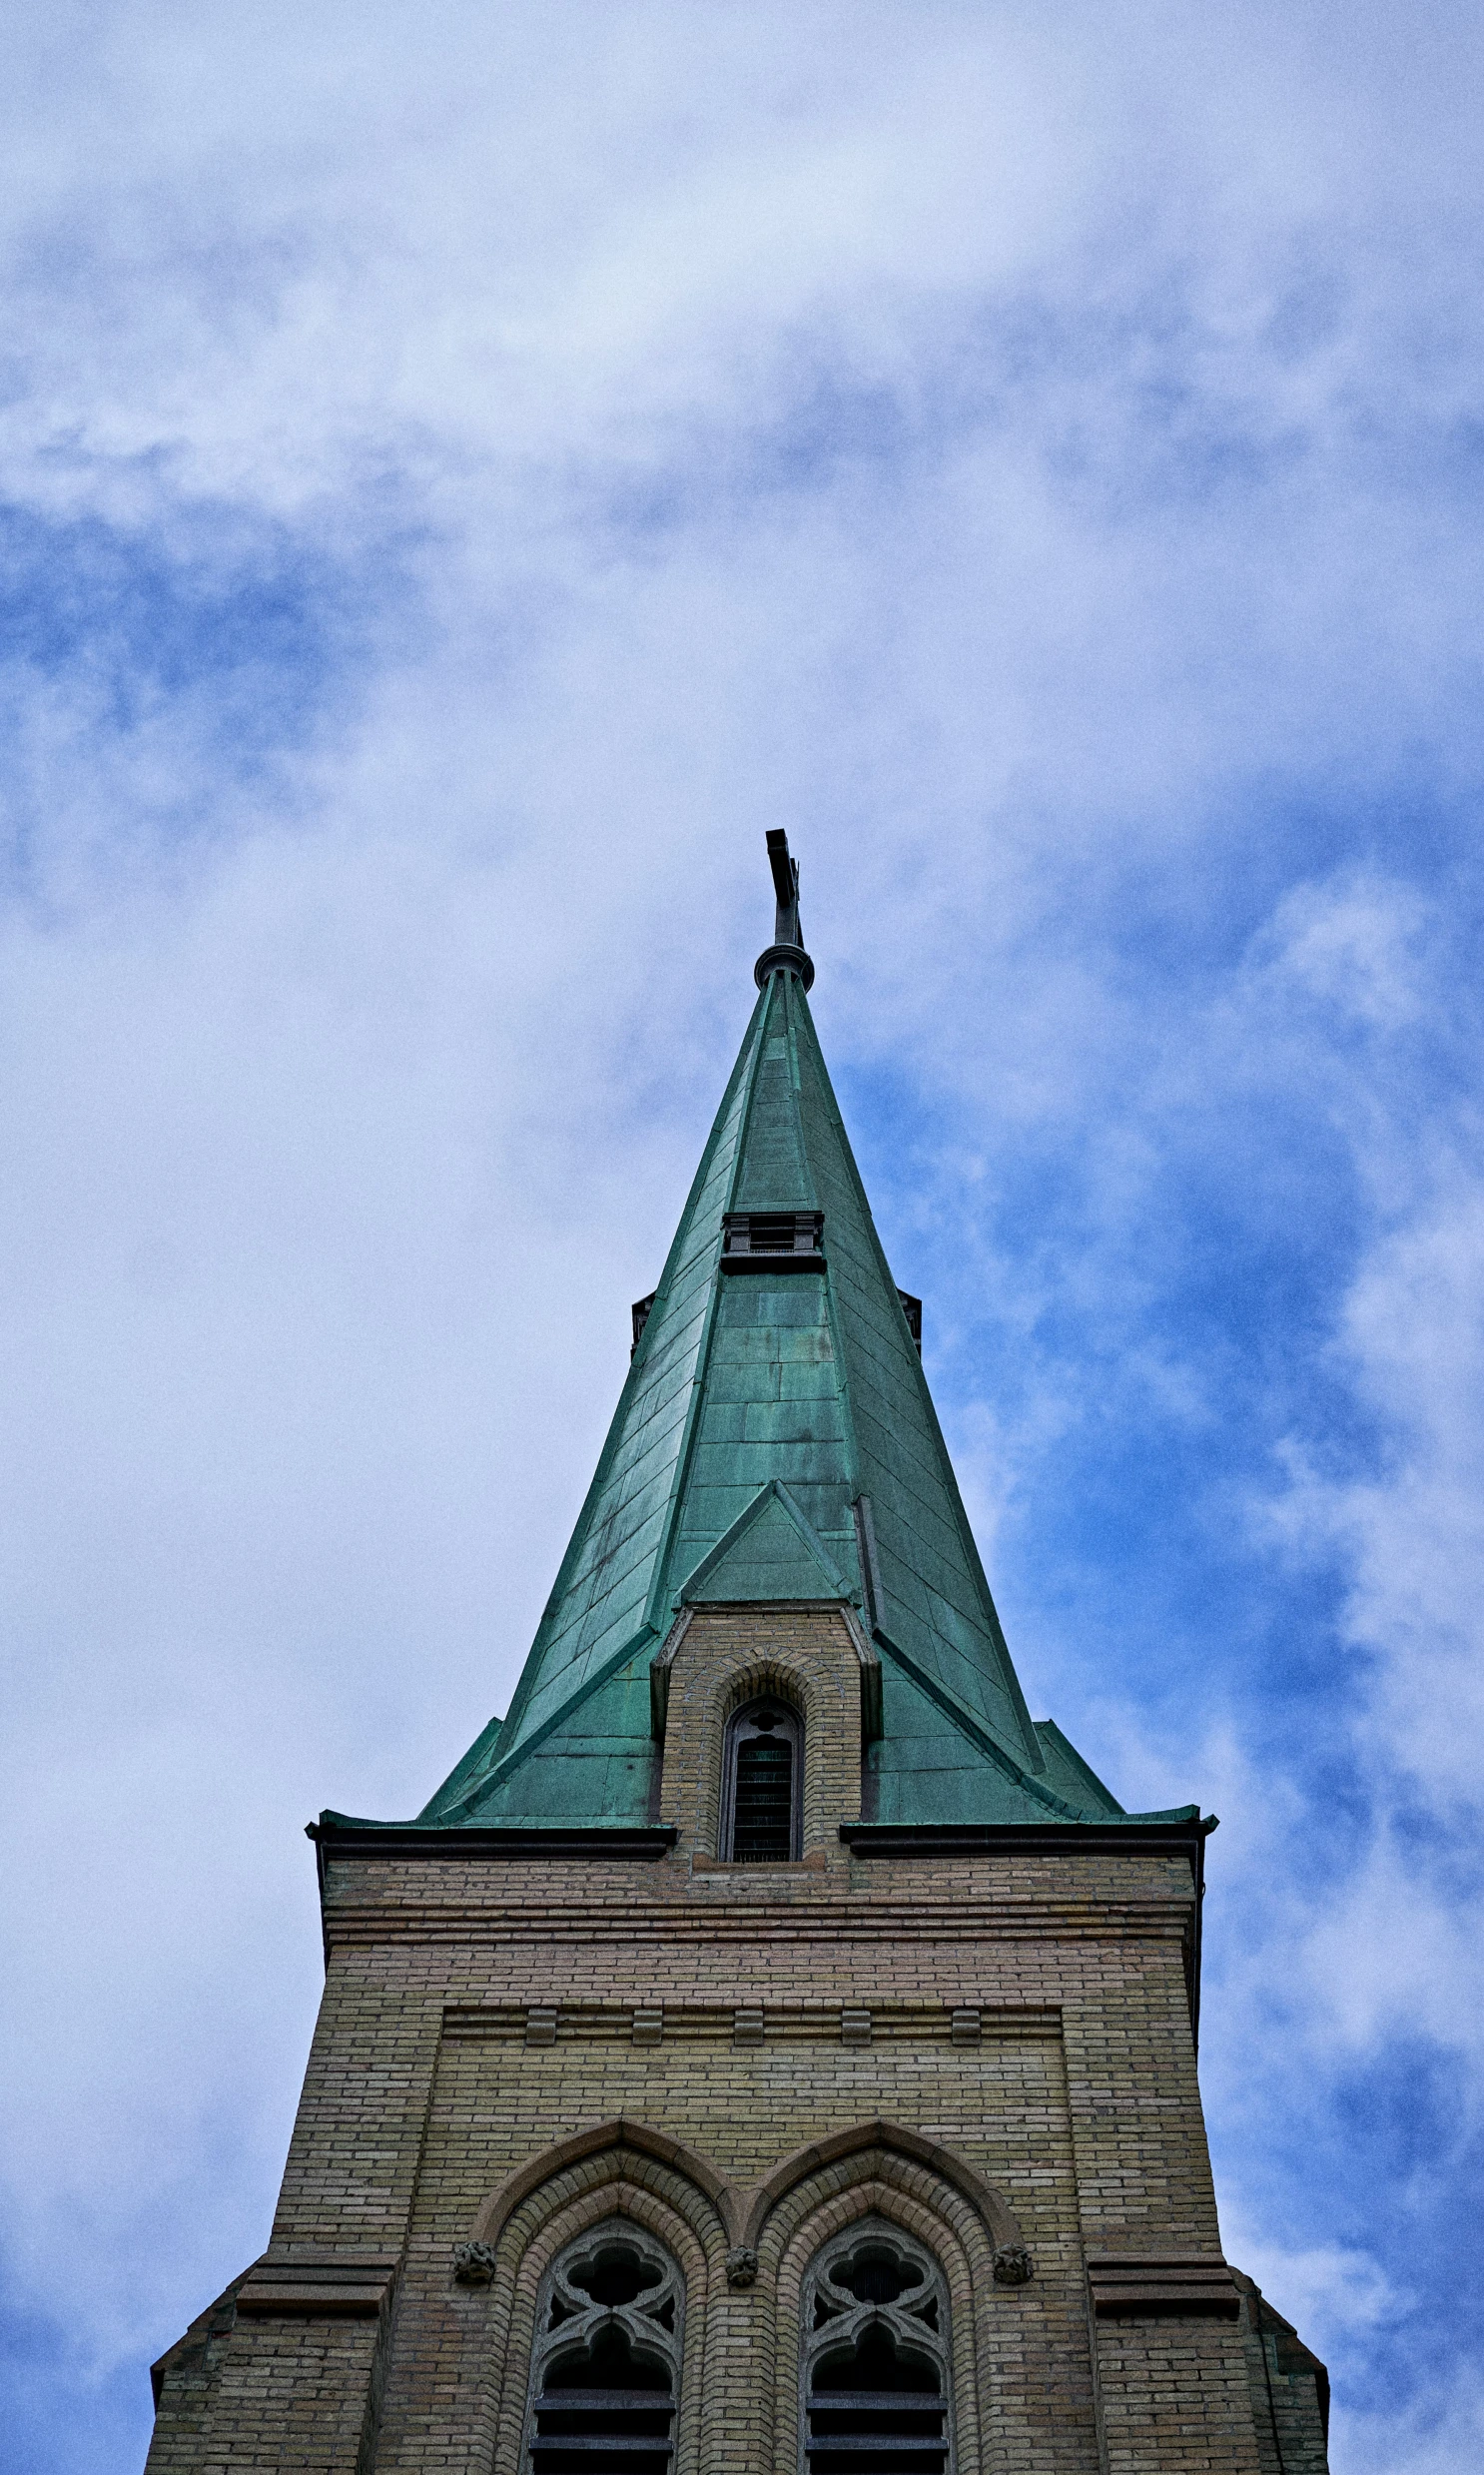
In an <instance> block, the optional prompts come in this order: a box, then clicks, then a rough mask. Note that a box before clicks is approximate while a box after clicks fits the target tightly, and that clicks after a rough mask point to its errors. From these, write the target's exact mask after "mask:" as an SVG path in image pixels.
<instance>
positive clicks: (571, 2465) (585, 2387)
mask: <svg viewBox="0 0 1484 2475" xmlns="http://www.w3.org/2000/svg"><path fill="white" fill-rule="evenodd" d="M684 2318H685V2281H684V2279H683V2278H682V2276H681V2273H680V2270H679V2268H678V2266H677V2265H676V2263H675V2261H674V2260H673V2259H672V2258H671V2257H670V2254H669V2252H668V2251H666V2249H665V2247H664V2245H663V2244H662V2243H659V2242H657V2241H656V2240H655V2238H654V2236H653V2235H652V2234H649V2233H646V2232H645V2231H644V2230H643V2229H642V2228H641V2227H639V2226H636V2225H634V2224H633V2223H632V2222H631V2221H630V2220H629V2219H627V2218H622V2217H613V2218H609V2219H608V2220H607V2221H606V2222H605V2223H604V2224H602V2225H600V2226H595V2227H593V2228H591V2229H590V2230H589V2231H588V2232H587V2233H585V2234H582V2235H579V2236H578V2237H577V2239H576V2241H575V2242H571V2243H568V2244H567V2245H566V2247H565V2249H564V2250H563V2251H561V2252H560V2253H558V2255H557V2257H556V2259H555V2260H553V2262H552V2263H551V2266H550V2267H549V2268H548V2269H547V2271H546V2274H545V2276H544V2277H543V2278H542V2280H541V2285H540V2290H539V2293H538V2295H537V2300H536V2340H535V2344H534V2346H533V2348H532V2350H531V2371H530V2397H529V2405H528V2408H527V2413H526V2437H525V2453H524V2457H523V2460H522V2463H523V2465H524V2467H525V2468H526V2469H527V2470H528V2475H668V2471H669V2469H670V2468H671V2467H672V2465H673V2463H674V2449H675V2416H676V2412H677V2409H678V2405H679V2394H680V2362H681V2350H682V2345H683V2340H684Z"/></svg>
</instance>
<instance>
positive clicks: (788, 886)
mask: <svg viewBox="0 0 1484 2475" xmlns="http://www.w3.org/2000/svg"><path fill="white" fill-rule="evenodd" d="M768 865H769V867H770V868H771V869H772V871H773V892H774V894H775V896H776V897H777V904H778V908H777V911H776V913H775V915H774V920H773V943H772V944H771V945H770V946H765V947H764V949H763V951H762V953H761V954H760V955H759V956H758V958H757V961H756V962H755V963H754V964H753V967H752V976H753V978H754V980H756V982H757V984H758V987H759V988H766V987H767V985H768V980H769V978H770V976H771V974H772V973H773V972H775V971H792V972H794V973H795V974H796V975H797V976H798V978H799V979H800V980H802V981H803V983H804V986H805V988H806V989H810V988H813V986H814V965H813V963H812V962H811V961H810V959H809V957H808V955H807V954H806V953H805V951H804V932H803V930H802V929H801V928H800V926H799V863H798V861H797V860H796V859H790V857H789V852H788V835H787V834H786V833H785V832H784V830H783V827H782V826H781V825H774V826H770V827H769V830H768Z"/></svg>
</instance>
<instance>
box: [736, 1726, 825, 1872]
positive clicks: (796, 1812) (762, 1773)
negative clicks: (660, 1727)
mask: <svg viewBox="0 0 1484 2475" xmlns="http://www.w3.org/2000/svg"><path fill="white" fill-rule="evenodd" d="M803 1755H804V1729H803V1723H802V1722H801V1720H800V1718H799V1715H798V1712H797V1711H794V1710H790V1708H789V1706H788V1704H787V1702H783V1701H780V1700H778V1698H777V1697H776V1696H772V1697H769V1696H764V1698H763V1699H762V1700H761V1701H756V1702H749V1703H748V1704H747V1706H746V1708H745V1709H743V1710H739V1711H736V1712H735V1713H734V1714H733V1716H732V1717H731V1718H730V1719H729V1720H728V1722H727V1732H726V1738H725V1743H724V1748H723V1753H722V1793H721V1848H720V1854H721V1855H722V1856H723V1857H729V1858H730V1859H731V1861H732V1863H733V1864H734V1865H786V1864H787V1863H788V1862H789V1860H790V1858H792V1857H797V1856H799V1855H801V1854H802V1848H801V1845H800V1843H801V1839H802V1820H803V1788H804V1780H803V1771H804V1760H803Z"/></svg>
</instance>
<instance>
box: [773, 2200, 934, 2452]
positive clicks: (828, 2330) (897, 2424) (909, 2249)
mask: <svg viewBox="0 0 1484 2475" xmlns="http://www.w3.org/2000/svg"><path fill="white" fill-rule="evenodd" d="M951 2361H952V2358H951V2356H950V2353H949V2343H948V2287H947V2285H946V2283H945V2281H944V2275H943V2271H942V2269H941V2268H940V2267H939V2265H938V2263H937V2261H936V2260H935V2259H934V2258H933V2255H932V2253H931V2252H929V2251H925V2250H924V2249H923V2247H922V2245H921V2243H915V2242H913V2241H912V2240H911V2238H910V2237H909V2236H908V2235H906V2234H903V2233H902V2232H901V2231H900V2229H899V2228H898V2227H896V2226H894V2225H889V2224H888V2223H887V2221H886V2219H885V2218H884V2217H863V2218H862V2219H861V2220H860V2222H859V2223H858V2224H856V2225H853V2226H852V2227H851V2228H850V2231H849V2233H847V2234H841V2235H837V2236H836V2238H835V2240H834V2241H833V2242H831V2243H827V2244H826V2245H825V2247H824V2249H823V2250H822V2251H821V2252H819V2253H818V2254H817V2255H816V2257H815V2258H814V2260H813V2261H812V2262H811V2263H810V2267H809V2273H808V2275H807V2277H806V2278H805V2280H804V2313H803V2347H802V2361H801V2364H800V2375H801V2381H800V2385H801V2408H802V2422H803V2441H804V2447H803V2450H802V2452H801V2462H802V2463H803V2465H805V2466H806V2467H808V2468H809V2469H810V2471H811V2475H896V2471H897V2470H899V2469H901V2470H906V2469H908V2468H911V2469H913V2470H914V2475H951V2470H952V2467H953V2390H952V2384H951V2378H950V2364H951Z"/></svg>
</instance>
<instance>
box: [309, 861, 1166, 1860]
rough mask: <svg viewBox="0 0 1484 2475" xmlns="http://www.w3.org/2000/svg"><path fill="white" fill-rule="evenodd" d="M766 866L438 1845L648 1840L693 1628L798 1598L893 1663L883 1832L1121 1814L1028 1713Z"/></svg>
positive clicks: (441, 1811) (875, 1791)
mask: <svg viewBox="0 0 1484 2475" xmlns="http://www.w3.org/2000/svg"><path fill="white" fill-rule="evenodd" d="M768 855H769V860H770V864H771V866H772V871H773V880H774V889H775V893H776V897H777V916H776V921H775V930H774V941H773V943H772V945H770V946H769V947H768V948H767V949H766V950H765V952H764V953H763V954H762V955H760V957H759V958H758V963H757V967H756V978H757V982H758V987H759V991H760V994H759V997H758V1002H757V1005H756V1007H755V1009H754V1012H753V1016H752V1020H751V1022H750V1023H749V1025H748V1028H747V1032H746V1035H745V1037H744V1039H743V1042H742V1050H741V1055H740V1056H739V1057H738V1060H737V1063H736V1066H735V1068H734V1070H733V1073H732V1077H731V1080H730V1082H729V1084H728V1085H727V1089H726V1093H725V1095H724V1097H723V1099H722V1103H721V1108H720V1110H719V1111H718V1113H717V1118H716V1123H715V1125H714V1126H713V1127H712V1130H711V1136H710V1140H709V1141H708V1143H707V1145H706V1149H705V1152H704V1154H703V1155H702V1159H701V1165H700V1168H699V1169H698V1171H697V1173H696V1178H695V1183H694V1185H693V1186H692V1188H691V1191H690V1195H689V1198H688V1199H687V1202H686V1206H685V1210H684V1212H683V1213H682V1215H681V1219H680V1226H679V1229H678V1230H677V1231H676V1234H675V1239H674V1243H673V1244H672V1245H671V1248H670V1252H669V1256H668V1259H667V1261H666V1263H665V1267H664V1271H663V1273H662V1275H661V1277H660V1281H659V1285H658V1287H657V1288H656V1290H655V1292H654V1296H653V1299H652V1300H650V1301H647V1311H645V1310H644V1309H638V1308H636V1310H635V1321H636V1325H638V1326H639V1330H638V1337H637V1342H636V1346H635V1349H634V1355H633V1361H632V1364H631V1366H630V1369H629V1374H628V1378H627V1381H626V1382H625V1384H624V1387H623V1391H622V1394H621V1395H620V1398H619V1402H618V1407H617V1409H616V1411H615V1413H614V1417H613V1423H612V1425H611V1427H610V1429H609V1432H608V1438H607V1441H606V1443H605V1444H604V1447H603V1452H602V1457H601V1459H600V1460H599V1462H598V1466H597V1470H596V1473H595V1475H594V1477H593V1481H592V1485H591V1486H590V1488H589V1489H588V1494H587V1500H586V1502H585V1503H584V1505H583V1507H582V1510H581V1513H580V1515H579V1516H578V1520H577V1526H576V1528H575V1530H574V1531H573V1533H572V1539H571V1544H570V1545H569V1546H568V1548H567V1552H566V1555H565V1557H564V1558H563V1561H562V1565H561V1570H560V1571H559V1572H558V1574H557V1576H556V1584H555V1587H554V1588H553V1590H552V1592H551V1596H550V1598H549V1599H548V1601H547V1603H546V1608H545V1612H544V1613H543V1615H542V1617H541V1621H540V1624H539V1625H538V1627H537V1630H536V1637H535V1640H534V1642H533V1643H532V1645H531V1649H530V1654H529V1656H528V1658H527V1659H526V1662H525V1667H524V1669H523V1671H522V1674H521V1677H520V1681H519V1683H518V1685H517V1686H516V1689H515V1693H514V1696H513V1699H512V1700H511V1703H510V1707H509V1711H508V1713H507V1714H506V1717H505V1719H504V1721H503V1722H502V1723H499V1722H491V1724H490V1726H489V1727H488V1728H487V1729H486V1730H485V1732H484V1734H483V1736H481V1737H480V1739H479V1740H478V1742H477V1744H475V1745H474V1746H473V1747H472V1748H471V1750H470V1752H469V1753H468V1754H467V1755H466V1756H465V1758H464V1760H463V1761H462V1762H461V1763H460V1764H459V1766H458V1768H457V1769H456V1770H455V1771H454V1772H453V1774H452V1776H451V1777H450V1778H449V1779H448V1780H447V1781H446V1782H445V1783H444V1785H443V1786H442V1787H441V1788H440V1789H439V1790H438V1792H437V1794H436V1795H435V1796H434V1797H433V1798H432V1800H431V1802H430V1803H429V1804H428V1805H427V1806H426V1807H425V1809H424V1811H423V1813H422V1814H421V1815H420V1816H419V1817H418V1819H419V1821H420V1822H422V1823H424V1824H427V1825H430V1826H438V1827H442V1828H447V1827H449V1826H450V1825H452V1826H457V1825H468V1826H476V1827H480V1828H489V1827H494V1826H498V1825H501V1824H507V1825H518V1826H525V1827H535V1826H540V1825H543V1824H557V1823H562V1824H568V1825H577V1824H580V1825H598V1824H603V1823H609V1824H637V1823H642V1822H643V1821H645V1819H646V1818H647V1816H648V1815H649V1814H650V1812H651V1811H652V1809H653V1807H652V1795H653V1790H654V1787H655V1784H656V1778H657V1764H658V1761H659V1758H660V1754H659V1746H658V1744H657V1742H656V1738H655V1734H654V1725H655V1718H654V1714H655V1711H656V1709H657V1707H658V1700H657V1697H656V1696H654V1695H652V1693H651V1674H650V1671H651V1665H652V1662H653V1661H654V1658H655V1655H656V1653H657V1652H658V1651H659V1650H660V1649H661V1648H662V1646H663V1644H664V1641H665V1638H666V1635H667V1634H668V1633H669V1631H670V1629H671V1627H672V1625H673V1624H674V1623H675V1622H676V1621H677V1619H678V1618H679V1616H680V1615H681V1614H682V1613H683V1610H684V1609H685V1607H686V1606H687V1605H699V1604H703V1603H706V1602H712V1603H715V1602H718V1601H728V1602H732V1603H736V1602H738V1601H743V1602H745V1601H747V1600H759V1601H762V1600H779V1599H785V1600H786V1599H823V1600H830V1601H835V1602H839V1601H842V1600H843V1601H845V1602H846V1603H848V1604H849V1605H851V1606H852V1607H853V1609H854V1611H855V1615H856V1620H857V1621H858V1622H859V1624H860V1625H861V1626H862V1628H863V1629H865V1630H866V1631H868V1632H869V1633H870V1634H871V1636H872V1638H873V1639H874V1641H875V1642H876V1644H877V1646H878V1649H879V1651H880V1654H881V1663H882V1732H881V1736H880V1740H879V1741H878V1742H877V1743H876V1744H874V1745H873V1746H872V1747H871V1748H870V1752H869V1757H868V1776H867V1781H866V1793H865V1808H866V1811H867V1814H868V1816H869V1818H871V1819H873V1820H879V1821H882V1822H913V1823H916V1822H1034V1821H1041V1822H1046V1821H1049V1820H1060V1821H1069V1820H1078V1819H1087V1820H1090V1821H1091V1820H1097V1821H1099V1822H1107V1821H1108V1820H1110V1819H1116V1818H1118V1817H1119V1815H1120V1812H1121V1809H1120V1808H1119V1806H1118V1805H1117V1804H1116V1803H1115V1801H1114V1800H1113V1797H1112V1796H1110V1794H1109V1793H1108V1791H1107V1789H1106V1788H1104V1787H1103V1786H1102V1784H1101V1782H1099V1781H1098V1780H1097V1779H1096V1778H1095V1777H1094V1775H1093V1773H1092V1772H1091V1771H1090V1770H1088V1768H1087V1767H1086V1765H1085V1764H1084V1763H1082V1761H1081V1760H1080V1758H1079V1757H1078V1755H1077V1754H1075V1753H1074V1752H1073V1749H1072V1747H1071V1746H1070V1745H1069V1744H1068V1743H1067V1741H1066V1739H1065V1738H1064V1737H1063V1736H1062V1735H1061V1734H1060V1732H1059V1731H1058V1730H1057V1729H1056V1728H1054V1727H1052V1726H1051V1725H1050V1723H1049V1722H1043V1723H1042V1724H1041V1726H1039V1727H1038V1726H1036V1725H1034V1724H1033V1722H1032V1720H1031V1717H1030V1715H1029V1713H1028V1711H1027V1708H1026V1704H1025V1699H1024V1697H1023V1695H1022V1692H1021V1688H1020V1684H1019V1682H1018V1680H1017V1677H1016V1673H1015V1669H1014V1667H1013V1666H1012V1664H1011V1659H1010V1653H1009V1651H1008V1649H1007V1647H1006V1643H1005V1637H1004V1634H1003V1632H1002V1631H1001V1627H1000V1619H999V1617H998V1616H997V1614H996V1612H995V1605H994V1601H993V1599H992V1598H991V1596H990V1589H989V1584H988V1582H987V1580H986V1579H985V1575H984V1570H983V1567H982V1566H981V1563H980V1559H979V1553H978V1550H977V1548H976V1546H975V1543H974V1538H973V1535H972V1533H971V1531H970V1527H969V1523H968V1519H967V1517H966V1515H965V1512H964V1507H963V1504H962V1502H961V1500H960V1496H959V1490H958V1486H957V1483H956V1481H955V1478H954V1473H953V1469H952V1466H951V1464H950V1461H949V1457H948V1452H947V1448H946V1446H945V1444H944V1441H943V1436H942V1433H941V1431H940V1429H939V1425H938V1419H937V1416H936V1414H935V1412H934V1408H933V1403H932V1400H931V1397H930V1395H929V1392H928V1386H927V1383H926V1380H925V1378H924V1375H923V1369H922V1360H921V1355H920V1351H919V1348H918V1345H917V1342H916V1340H915V1338H914V1333H913V1328H912V1325H911V1322H910V1320H909V1307H910V1306H912V1305H915V1302H916V1301H915V1300H905V1299H904V1296H903V1294H902V1292H900V1291H899V1290H898V1288H897V1286H896V1283H895V1282H894V1280H893V1278H892V1274H891V1271H890V1269H889V1267H888V1264H887V1260H886V1257H885V1255H884V1253H883V1252H882V1247H881V1241H880V1239H879V1238H878V1237H877V1234H876V1229H875V1225H874V1223H873V1221H872V1218H871V1210H870V1206H869V1204H868V1203H867V1201H866V1195H865V1190H864V1189H863V1187H862V1185H861V1181H860V1177H859V1174H858V1172H857V1169H856V1165H855V1161H854V1159H853V1158H852V1155H851V1150H850V1145H849V1142H848V1141H847V1139H846V1134H845V1128H844V1126H843V1124H842V1122H841V1117H840V1112H839V1109H838V1108H837V1106H836V1103H835V1096H834V1093H833V1092H832V1090H831V1088H830V1080H829V1076H828V1074H827V1073H826V1071H825V1064H824V1059H823V1057H822V1055H821V1053H820V1048H819V1042H818V1040H817V1038H816V1035H815V1030H814V1025H813V1022H812V1020H811V1018H810V1013H809V1005H808V1000H807V996H806V991H807V989H808V988H809V986H810V985H811V983H812V981H813V978H814V966H813V964H812V962H811V961H810V959H809V956H808V955H807V953H806V952H805V950H804V946H803V943H802V934H801V930H800V925H799V872H798V864H797V862H796V861H794V860H792V859H791V858H790V857H789V851H788V841H787V837H786V835H784V834H783V833H770V834H769V836H768ZM641 1316H642V1321H641ZM328 1818H329V1817H328ZM341 1818H342V1817H334V1819H337V1820H339V1819H341Z"/></svg>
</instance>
